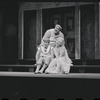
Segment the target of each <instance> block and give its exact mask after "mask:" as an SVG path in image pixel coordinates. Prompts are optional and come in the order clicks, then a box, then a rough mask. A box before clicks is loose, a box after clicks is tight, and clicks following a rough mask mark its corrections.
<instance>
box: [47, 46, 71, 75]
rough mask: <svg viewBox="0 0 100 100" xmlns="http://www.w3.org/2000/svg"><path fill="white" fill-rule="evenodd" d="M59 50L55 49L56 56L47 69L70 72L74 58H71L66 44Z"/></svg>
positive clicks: (55, 71) (52, 71) (61, 72)
mask: <svg viewBox="0 0 100 100" xmlns="http://www.w3.org/2000/svg"><path fill="white" fill-rule="evenodd" d="M58 50H59V51H57V49H55V50H54V55H55V56H56V58H54V59H53V60H52V61H51V63H50V64H49V66H48V68H47V69H46V72H47V73H59V74H63V73H69V72H70V66H73V64H72V60H71V59H70V58H69V56H68V53H67V50H66V48H65V46H64V45H63V46H62V47H60V48H59V49H58Z"/></svg>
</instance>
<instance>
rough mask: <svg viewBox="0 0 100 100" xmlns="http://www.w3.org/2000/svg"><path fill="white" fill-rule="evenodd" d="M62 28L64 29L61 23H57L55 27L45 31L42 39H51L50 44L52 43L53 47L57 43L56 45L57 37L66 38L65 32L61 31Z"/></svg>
mask: <svg viewBox="0 0 100 100" xmlns="http://www.w3.org/2000/svg"><path fill="white" fill-rule="evenodd" d="M61 29H62V27H61V26H60V25H58V24H57V25H55V28H52V29H48V30H47V31H46V32H45V34H44V36H43V38H42V41H43V40H44V39H49V40H50V45H51V46H52V47H55V45H56V39H57V38H59V37H62V38H64V35H63V33H62V32H61Z"/></svg>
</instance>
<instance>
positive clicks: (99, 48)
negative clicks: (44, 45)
mask: <svg viewBox="0 0 100 100" xmlns="http://www.w3.org/2000/svg"><path fill="white" fill-rule="evenodd" d="M55 24H60V25H61V26H62V32H63V34H64V39H65V47H66V48H67V50H68V55H69V57H70V58H71V59H72V61H73V66H71V69H70V73H69V74H45V73H43V74H34V71H35V69H36V66H35V63H36V61H35V55H36V51H37V47H38V46H39V44H40V43H41V39H42V37H43V35H44V33H45V32H46V30H47V29H50V28H53V27H54V25H55ZM0 100H100V3H99V2H0Z"/></svg>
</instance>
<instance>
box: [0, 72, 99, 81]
mask: <svg viewBox="0 0 100 100" xmlns="http://www.w3.org/2000/svg"><path fill="white" fill-rule="evenodd" d="M0 76H8V77H42V78H85V79H100V73H69V74H34V73H33V72H0Z"/></svg>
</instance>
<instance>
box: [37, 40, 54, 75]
mask: <svg viewBox="0 0 100 100" xmlns="http://www.w3.org/2000/svg"><path fill="white" fill-rule="evenodd" d="M49 42H50V41H49V40H48V39H44V40H43V41H42V43H41V44H40V46H39V47H38V50H37V53H36V65H37V67H36V71H35V73H43V72H44V70H45V69H46V68H47V67H48V65H49V63H50V61H51V59H52V58H53V54H52V49H53V47H51V46H50V45H49Z"/></svg>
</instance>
